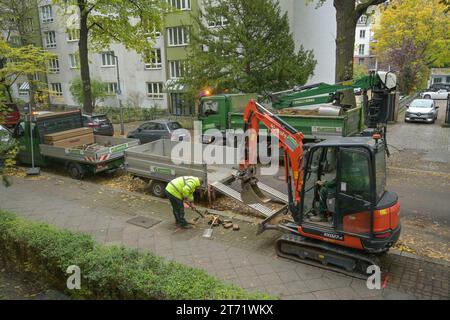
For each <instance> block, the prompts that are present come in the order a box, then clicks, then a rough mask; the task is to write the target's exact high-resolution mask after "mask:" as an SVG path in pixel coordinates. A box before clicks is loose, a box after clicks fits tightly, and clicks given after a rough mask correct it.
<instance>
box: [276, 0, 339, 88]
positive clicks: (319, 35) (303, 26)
mask: <svg viewBox="0 0 450 320" xmlns="http://www.w3.org/2000/svg"><path fill="white" fill-rule="evenodd" d="M279 3H280V7H281V9H282V11H285V12H287V14H288V17H289V22H290V29H291V31H292V33H293V36H294V41H295V45H296V47H297V48H299V46H300V45H303V47H304V48H305V49H307V50H313V51H314V57H315V59H316V60H317V65H316V69H315V70H314V75H313V76H312V77H311V78H310V79H309V80H308V82H307V84H312V83H318V82H327V83H334V80H335V70H336V9H335V8H334V6H333V2H332V1H325V2H324V4H323V5H322V6H320V7H317V8H316V4H315V3H309V4H307V3H306V1H304V0H301V1H299V0H279Z"/></svg>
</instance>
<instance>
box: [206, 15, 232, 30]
mask: <svg viewBox="0 0 450 320" xmlns="http://www.w3.org/2000/svg"><path fill="white" fill-rule="evenodd" d="M227 24H228V20H227V19H226V18H224V17H220V19H219V20H218V21H212V20H208V27H210V28H214V27H224V26H226V25H227Z"/></svg>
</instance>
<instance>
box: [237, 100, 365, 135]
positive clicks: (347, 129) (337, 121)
mask: <svg viewBox="0 0 450 320" xmlns="http://www.w3.org/2000/svg"><path fill="white" fill-rule="evenodd" d="M361 110H362V109H361V107H358V108H353V109H351V110H348V111H347V112H345V113H344V114H343V115H342V116H320V115H286V114H279V115H278V116H279V117H280V118H281V119H283V120H284V121H285V122H287V123H288V124H290V125H291V126H293V127H294V128H296V129H297V130H298V131H301V132H302V133H303V134H304V135H305V138H307V139H329V138H330V137H347V136H352V135H355V134H357V133H359V132H360V131H361ZM228 121H229V127H230V128H233V129H237V128H242V129H243V128H244V120H243V114H242V113H231V114H229V119H228ZM261 129H265V127H264V126H263V125H261Z"/></svg>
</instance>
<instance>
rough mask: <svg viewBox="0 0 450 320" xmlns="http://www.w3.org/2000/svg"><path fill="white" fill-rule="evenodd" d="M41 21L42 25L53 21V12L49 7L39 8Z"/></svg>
mask: <svg viewBox="0 0 450 320" xmlns="http://www.w3.org/2000/svg"><path fill="white" fill-rule="evenodd" d="M41 19H42V22H44V23H46V22H52V21H53V10H52V6H51V5H47V6H42V7H41Z"/></svg>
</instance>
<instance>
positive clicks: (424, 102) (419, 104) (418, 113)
mask: <svg viewBox="0 0 450 320" xmlns="http://www.w3.org/2000/svg"><path fill="white" fill-rule="evenodd" d="M438 109H439V107H437V106H436V105H435V103H434V100H430V99H415V100H413V101H412V102H411V104H410V105H409V106H407V107H406V113H405V122H409V121H422V122H428V123H434V122H435V121H436V119H437V117H438Z"/></svg>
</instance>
